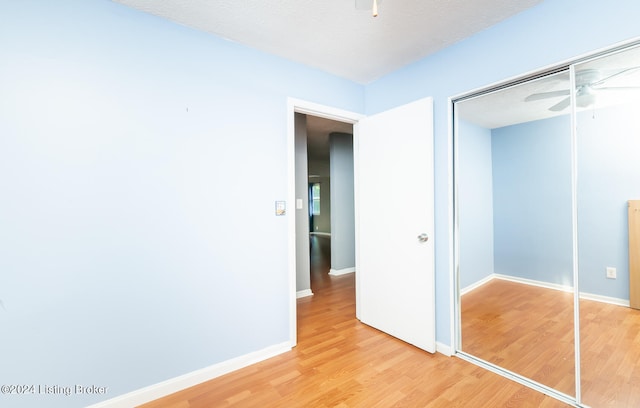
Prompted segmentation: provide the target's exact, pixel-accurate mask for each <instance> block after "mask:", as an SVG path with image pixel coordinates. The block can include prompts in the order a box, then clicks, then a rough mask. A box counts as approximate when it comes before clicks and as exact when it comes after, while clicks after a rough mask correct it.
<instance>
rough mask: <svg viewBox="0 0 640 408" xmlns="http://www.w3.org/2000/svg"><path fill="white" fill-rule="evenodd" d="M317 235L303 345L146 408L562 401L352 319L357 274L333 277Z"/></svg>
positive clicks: (302, 305)
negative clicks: (433, 352)
mask: <svg viewBox="0 0 640 408" xmlns="http://www.w3.org/2000/svg"><path fill="white" fill-rule="evenodd" d="M328 241H329V240H328V238H324V237H314V239H313V245H312V290H313V292H314V296H311V297H307V298H303V299H299V300H298V345H297V347H295V348H294V349H293V350H291V351H290V352H287V353H284V354H281V355H279V356H276V357H274V358H271V359H269V360H266V361H263V362H260V363H258V364H255V365H252V366H250V367H246V368H244V369H241V370H238V371H235V372H233V373H230V374H227V375H225V376H222V377H219V378H216V379H213V380H211V381H207V382H205V383H202V384H199V385H197V386H194V387H191V388H189V389H186V390H183V391H180V392H178V393H176V394H173V395H170V396H167V397H165V398H162V399H160V400H157V401H154V402H151V403H148V404H145V405H144V406H143V407H145V408H158V407H163V408H196V407H242V408H245V407H247V408H250V407H256V408H257V407H259V408H264V407H286V408H289V407H313V408H315V407H318V408H323V407H341V408H347V407H366V408H371V407H380V408H389V407H447V408H450V407H513V408H516V407H564V406H566V405H565V404H562V403H560V402H559V401H557V400H555V399H553V398H551V397H547V396H545V395H543V394H540V393H537V392H535V391H533V390H531V389H529V388H526V387H523V386H521V385H519V384H517V383H514V382H512V381H509V380H507V379H504V378H502V377H500V376H498V375H496V374H493V373H491V372H489V371H486V370H484V369H481V368H479V367H477V366H475V365H473V364H470V363H467V362H466V361H463V360H461V359H458V358H455V357H446V356H444V355H442V354H433V355H432V354H429V353H426V352H424V351H422V350H419V349H417V348H415V347H412V346H410V345H408V344H406V343H404V342H402V341H400V340H397V339H395V338H393V337H390V336H388V335H386V334H384V333H382V332H380V331H378V330H375V329H373V328H371V327H368V326H366V325H364V324H362V323H360V322H359V321H358V320H357V319H356V318H355V289H354V288H355V279H354V274H349V275H343V276H329V275H328V271H329V264H328V251H329V248H328Z"/></svg>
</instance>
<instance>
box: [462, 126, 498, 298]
mask: <svg viewBox="0 0 640 408" xmlns="http://www.w3.org/2000/svg"><path fill="white" fill-rule="evenodd" d="M456 168H457V173H456V179H457V182H458V214H459V215H458V222H459V233H460V235H459V237H460V239H459V241H460V288H461V289H464V288H465V287H467V286H469V285H472V284H474V283H476V282H478V281H481V280H482V279H484V278H486V277H488V276H489V275H491V274H492V273H493V272H494V265H493V263H494V260H493V218H494V215H493V181H492V179H493V177H492V173H493V168H492V159H491V130H489V129H485V128H482V127H479V126H476V125H473V124H471V123H469V122H465V121H463V120H460V121H458V163H457V167H456Z"/></svg>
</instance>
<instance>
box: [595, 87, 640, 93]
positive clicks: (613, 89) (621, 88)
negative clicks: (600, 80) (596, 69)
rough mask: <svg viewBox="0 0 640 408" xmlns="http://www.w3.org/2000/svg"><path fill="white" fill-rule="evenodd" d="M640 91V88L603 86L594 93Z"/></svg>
mask: <svg viewBox="0 0 640 408" xmlns="http://www.w3.org/2000/svg"><path fill="white" fill-rule="evenodd" d="M638 89H640V86H605V87H602V88H595V90H596V91H598V92H600V91H633V90H638Z"/></svg>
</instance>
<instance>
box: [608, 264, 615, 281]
mask: <svg viewBox="0 0 640 408" xmlns="http://www.w3.org/2000/svg"><path fill="white" fill-rule="evenodd" d="M607 278H608V279H615V278H616V268H612V267H610V266H607Z"/></svg>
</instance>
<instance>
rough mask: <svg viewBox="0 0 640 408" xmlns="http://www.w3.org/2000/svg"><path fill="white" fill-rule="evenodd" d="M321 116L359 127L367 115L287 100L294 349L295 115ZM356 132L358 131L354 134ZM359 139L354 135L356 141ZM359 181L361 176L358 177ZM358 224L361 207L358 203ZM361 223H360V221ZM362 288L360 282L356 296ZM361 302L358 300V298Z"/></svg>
mask: <svg viewBox="0 0 640 408" xmlns="http://www.w3.org/2000/svg"><path fill="white" fill-rule="evenodd" d="M296 113H303V114H306V115H312V116H318V117H321V118H325V119H331V120H337V121H340V122H345V123H351V124H355V123H357V122H358V121H359V120H360V119H361V118H363V117H364V115H362V114H359V113H355V112H350V111H346V110H342V109H338V108H334V107H331V106H326V105H321V104H317V103H314V102H308V101H304V100H301V99H295V98H291V97H290V98H287V174H288V176H287V201H288V203H289V205H288V207H289V222H288V225H287V228H288V234H287V235H288V237H289V238H288V254H289V256H288V258H289V259H288V270H289V342H290V344H291V347H294V346H295V345H296V344H297V343H298V336H297V323H296V322H297V307H296V299H297V297H296V211H295V205H294V203H295V201H296V195H295V194H296V167H295V166H296V161H295V133H296V132H295V114H296ZM354 132H355V130H354ZM355 137H356V135H355V133H354V138H355ZM355 177H357V174H356V175H355ZM355 212H356V220H357V219H358V216H357V214H358V206H357V201H356V207H355ZM356 222H357V221H356ZM356 262H357V260H356ZM357 292H358V284H357V282H356V293H357ZM356 298H357V297H356Z"/></svg>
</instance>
